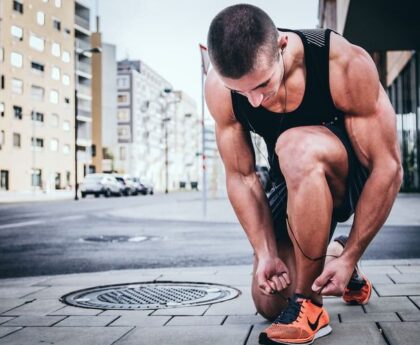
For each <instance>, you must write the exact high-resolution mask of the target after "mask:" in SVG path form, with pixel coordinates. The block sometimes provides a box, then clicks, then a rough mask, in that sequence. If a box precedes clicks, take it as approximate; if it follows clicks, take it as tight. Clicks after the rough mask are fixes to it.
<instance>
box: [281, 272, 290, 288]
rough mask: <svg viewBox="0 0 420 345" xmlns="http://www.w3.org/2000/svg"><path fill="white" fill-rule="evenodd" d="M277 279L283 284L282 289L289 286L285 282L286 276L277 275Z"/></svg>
mask: <svg viewBox="0 0 420 345" xmlns="http://www.w3.org/2000/svg"><path fill="white" fill-rule="evenodd" d="M279 280H280V281H281V283H282V285H283V290H284V289H286V288H287V287H288V286H289V284H287V281H286V278H285V277H284V276H283V275H281V276H280V277H279Z"/></svg>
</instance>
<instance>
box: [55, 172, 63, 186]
mask: <svg viewBox="0 0 420 345" xmlns="http://www.w3.org/2000/svg"><path fill="white" fill-rule="evenodd" d="M54 182H55V183H54V184H55V189H61V174H60V173H59V172H57V173H55V176H54Z"/></svg>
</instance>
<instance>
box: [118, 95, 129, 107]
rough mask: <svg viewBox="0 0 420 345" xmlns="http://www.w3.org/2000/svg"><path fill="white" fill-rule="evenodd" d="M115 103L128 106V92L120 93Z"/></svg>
mask: <svg viewBox="0 0 420 345" xmlns="http://www.w3.org/2000/svg"><path fill="white" fill-rule="evenodd" d="M117 102H118V104H127V105H128V104H129V102H130V95H129V94H128V92H121V93H119V94H118V98H117Z"/></svg>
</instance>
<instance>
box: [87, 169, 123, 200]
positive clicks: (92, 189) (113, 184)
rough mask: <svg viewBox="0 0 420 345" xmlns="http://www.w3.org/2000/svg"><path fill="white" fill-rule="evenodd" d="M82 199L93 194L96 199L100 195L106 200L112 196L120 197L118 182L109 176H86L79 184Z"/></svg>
mask: <svg viewBox="0 0 420 345" xmlns="http://www.w3.org/2000/svg"><path fill="white" fill-rule="evenodd" d="M80 194H81V195H82V198H85V197H86V195H89V194H93V195H94V196H95V198H98V197H99V196H100V195H101V194H102V195H103V196H105V197H106V198H108V197H110V196H112V195H121V188H120V184H119V183H118V181H117V180H116V179H115V177H114V176H112V175H111V174H87V175H86V176H85V178H84V180H83V182H82V183H81V184H80Z"/></svg>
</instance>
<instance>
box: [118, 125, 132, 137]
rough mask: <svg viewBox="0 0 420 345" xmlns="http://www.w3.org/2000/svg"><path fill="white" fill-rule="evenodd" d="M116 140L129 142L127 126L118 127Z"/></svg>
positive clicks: (128, 128)
mask: <svg viewBox="0 0 420 345" xmlns="http://www.w3.org/2000/svg"><path fill="white" fill-rule="evenodd" d="M118 139H121V140H129V139H130V127H129V126H118Z"/></svg>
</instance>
